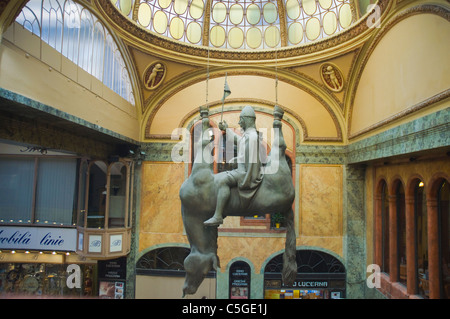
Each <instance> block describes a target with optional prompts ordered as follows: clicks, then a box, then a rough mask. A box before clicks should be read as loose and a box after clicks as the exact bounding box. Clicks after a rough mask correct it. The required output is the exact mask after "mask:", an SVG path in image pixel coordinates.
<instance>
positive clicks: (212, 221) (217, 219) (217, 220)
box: [203, 212, 223, 227]
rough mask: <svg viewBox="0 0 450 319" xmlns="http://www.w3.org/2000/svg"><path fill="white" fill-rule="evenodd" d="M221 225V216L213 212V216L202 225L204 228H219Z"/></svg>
mask: <svg viewBox="0 0 450 319" xmlns="http://www.w3.org/2000/svg"><path fill="white" fill-rule="evenodd" d="M221 224H223V218H222V214H220V213H218V212H215V213H214V216H213V217H211V218H210V219H208V220H207V221H205V222H204V223H203V225H205V226H211V227H213V226H219V225H221Z"/></svg>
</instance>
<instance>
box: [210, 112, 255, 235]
mask: <svg viewBox="0 0 450 319" xmlns="http://www.w3.org/2000/svg"><path fill="white" fill-rule="evenodd" d="M255 120H256V115H255V111H254V110H253V108H252V107H251V106H245V107H244V108H243V109H242V111H241V114H240V117H239V125H240V126H241V128H242V130H243V131H244V134H243V135H242V136H239V135H238V134H236V133H234V132H233V130H232V129H227V128H228V125H227V123H226V122H225V121H223V122H220V123H219V129H220V130H222V131H226V134H227V139H228V138H230V137H231V138H232V139H233V141H234V143H235V144H237V145H238V156H237V163H238V167H237V169H233V170H231V171H226V172H224V173H221V174H217V175H216V178H217V187H218V193H217V205H216V210H215V212H214V216H213V217H211V218H210V219H208V220H207V221H205V222H204V225H206V226H218V225H220V224H222V223H223V215H222V214H223V210H224V208H225V206H226V204H227V202H228V200H229V198H230V194H231V191H230V189H231V188H232V187H237V188H238V192H239V198H240V200H241V205H243V207H247V206H248V205H249V204H250V200H251V199H252V197H253V195H254V194H255V192H256V190H257V189H258V186H259V184H260V183H261V181H262V178H263V175H262V173H261V159H260V156H259V147H260V140H259V134H258V132H257V131H256V127H255Z"/></svg>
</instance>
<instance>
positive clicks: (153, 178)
mask: <svg viewBox="0 0 450 319" xmlns="http://www.w3.org/2000/svg"><path fill="white" fill-rule="evenodd" d="M183 181H184V165H183V164H176V163H155V162H152V163H151V162H145V163H143V164H142V190H141V212H140V219H139V232H140V235H139V236H140V240H139V244H140V245H139V246H140V250H142V249H145V248H146V247H149V246H153V245H155V244H159V243H160V242H166V243H167V242H170V240H169V237H174V238H172V239H171V240H173V241H185V239H184V238H183V237H184V236H182V232H183V221H182V218H181V201H180V198H179V196H178V193H179V190H180V187H181V184H182V183H183Z"/></svg>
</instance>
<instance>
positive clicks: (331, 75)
mask: <svg viewBox="0 0 450 319" xmlns="http://www.w3.org/2000/svg"><path fill="white" fill-rule="evenodd" d="M320 77H321V78H322V81H323V83H324V84H325V85H326V86H327V87H328V88H329V89H330V90H331V91H333V92H341V91H342V89H343V88H344V76H343V75H342V72H341V70H340V69H339V68H338V67H337V66H336V65H335V64H332V63H329V62H327V63H324V64H322V65H321V66H320Z"/></svg>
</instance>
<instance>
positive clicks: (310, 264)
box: [264, 249, 346, 299]
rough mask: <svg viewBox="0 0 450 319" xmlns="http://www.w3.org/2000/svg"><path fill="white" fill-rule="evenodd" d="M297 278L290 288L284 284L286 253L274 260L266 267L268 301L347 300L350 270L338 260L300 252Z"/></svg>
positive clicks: (310, 250)
mask: <svg viewBox="0 0 450 319" xmlns="http://www.w3.org/2000/svg"><path fill="white" fill-rule="evenodd" d="M296 258H297V278H296V280H295V282H294V284H293V285H292V286H290V287H286V286H284V285H283V283H282V280H281V270H282V268H283V254H282V253H280V254H278V255H277V256H275V257H273V258H272V259H271V260H270V261H269V262H268V263H267V265H266V266H265V268H264V298H265V299H340V298H345V286H346V285H345V282H346V271H345V267H344V265H343V264H342V262H341V261H339V260H338V259H337V258H336V257H334V256H332V255H330V254H328V253H326V252H322V251H319V250H313V249H308V250H305V249H298V250H297V253H296Z"/></svg>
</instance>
